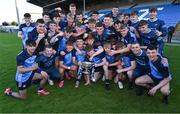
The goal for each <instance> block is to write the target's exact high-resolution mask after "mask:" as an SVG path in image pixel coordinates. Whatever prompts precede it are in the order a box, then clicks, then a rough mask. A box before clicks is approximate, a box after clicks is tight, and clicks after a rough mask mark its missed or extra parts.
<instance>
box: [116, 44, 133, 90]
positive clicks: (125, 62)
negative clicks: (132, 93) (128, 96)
mask: <svg viewBox="0 0 180 114" xmlns="http://www.w3.org/2000/svg"><path fill="white" fill-rule="evenodd" d="M124 48H126V46H125V45H124V43H123V42H118V43H117V44H116V49H117V50H120V49H124ZM117 67H118V69H117V73H118V74H117V76H118V79H119V80H118V86H119V88H120V89H122V88H123V84H122V81H123V80H124V74H125V75H127V77H128V79H129V83H128V89H131V87H132V86H131V84H130V83H131V82H132V74H133V70H134V69H135V67H136V62H135V61H134V60H132V57H131V55H130V53H126V54H123V55H121V56H120V57H119V64H118V66H117Z"/></svg>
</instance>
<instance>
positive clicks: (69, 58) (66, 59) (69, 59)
mask: <svg viewBox="0 0 180 114" xmlns="http://www.w3.org/2000/svg"><path fill="white" fill-rule="evenodd" d="M65 53H66V54H65V55H63V56H60V57H59V59H60V61H63V63H64V65H66V66H68V67H70V66H72V65H73V57H75V54H74V53H75V52H74V50H72V51H70V52H67V51H65Z"/></svg>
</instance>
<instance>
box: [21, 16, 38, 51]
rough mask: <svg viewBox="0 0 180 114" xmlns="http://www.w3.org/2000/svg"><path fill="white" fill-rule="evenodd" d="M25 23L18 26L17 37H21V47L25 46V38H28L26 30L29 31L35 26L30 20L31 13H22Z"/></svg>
mask: <svg viewBox="0 0 180 114" xmlns="http://www.w3.org/2000/svg"><path fill="white" fill-rule="evenodd" d="M24 21H25V23H23V24H21V25H20V26H19V31H18V37H20V38H21V39H22V43H23V48H25V47H26V43H25V42H26V40H27V39H28V32H31V31H32V30H33V29H34V28H35V24H34V23H32V22H31V15H30V14H29V13H25V14H24Z"/></svg>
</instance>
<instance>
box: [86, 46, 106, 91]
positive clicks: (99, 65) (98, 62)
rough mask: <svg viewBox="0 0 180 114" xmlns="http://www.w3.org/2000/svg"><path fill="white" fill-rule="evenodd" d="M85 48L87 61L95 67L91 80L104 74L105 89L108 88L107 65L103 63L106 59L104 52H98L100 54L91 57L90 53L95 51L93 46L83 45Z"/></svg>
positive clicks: (95, 79)
mask: <svg viewBox="0 0 180 114" xmlns="http://www.w3.org/2000/svg"><path fill="white" fill-rule="evenodd" d="M85 49H86V51H87V55H88V59H89V61H91V62H92V63H93V64H94V67H95V68H94V69H95V70H94V76H93V78H92V79H91V80H92V81H93V82H96V81H98V79H99V78H101V76H102V75H103V74H104V75H105V88H106V89H107V90H109V89H110V82H109V79H108V66H107V65H105V64H106V60H105V57H104V54H103V53H100V54H98V55H96V56H93V57H92V55H93V54H94V53H95V52H96V50H95V49H94V48H93V46H92V45H87V46H86V47H85ZM90 58H92V59H90Z"/></svg>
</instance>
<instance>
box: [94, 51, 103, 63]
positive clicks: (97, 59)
mask: <svg viewBox="0 0 180 114" xmlns="http://www.w3.org/2000/svg"><path fill="white" fill-rule="evenodd" d="M103 58H104V54H103V53H101V54H99V55H96V56H95V57H93V59H92V62H93V63H94V64H99V63H102V62H103V60H102V59H103Z"/></svg>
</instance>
